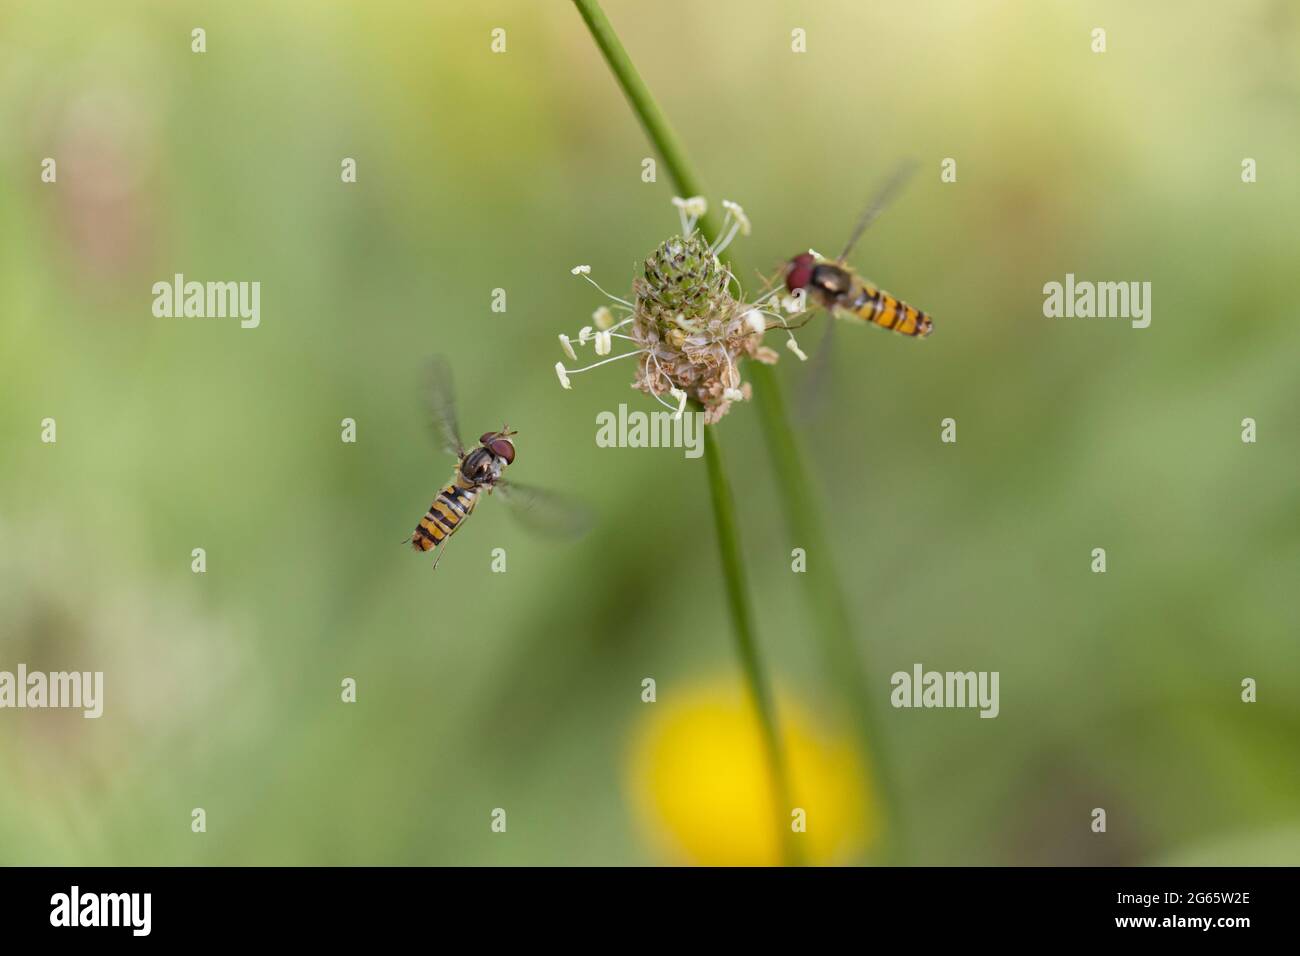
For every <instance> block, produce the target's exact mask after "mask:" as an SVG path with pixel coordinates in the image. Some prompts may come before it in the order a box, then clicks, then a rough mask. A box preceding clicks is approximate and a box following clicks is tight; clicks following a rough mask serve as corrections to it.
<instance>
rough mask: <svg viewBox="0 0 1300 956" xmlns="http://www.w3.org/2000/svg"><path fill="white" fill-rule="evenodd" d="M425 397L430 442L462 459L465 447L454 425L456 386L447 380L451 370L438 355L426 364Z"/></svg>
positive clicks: (455, 424) (457, 426) (458, 427)
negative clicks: (430, 432) (435, 442)
mask: <svg viewBox="0 0 1300 956" xmlns="http://www.w3.org/2000/svg"><path fill="white" fill-rule="evenodd" d="M425 395H426V396H427V399H428V402H429V415H430V426H431V427H432V429H433V435H434V440H435V441H437V442H438V444H439V445H440V446H442V448H444V449H445V450H446V451H448V452H450V453H451V454H453V455H456V456H457V457H459V456H461V455H463V454H464V453H465V443H464V442H462V441H461V440H460V425H458V424H457V422H456V385H455V382H454V381H453V380H452V377H451V366H450V365H448V364H447V360H446V359H445V358H443V357H442V356H441V355H435V356H434V357H433V358H431V359H430V360H429V363H428V367H427V368H426V370H425Z"/></svg>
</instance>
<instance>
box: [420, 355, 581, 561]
mask: <svg viewBox="0 0 1300 956" xmlns="http://www.w3.org/2000/svg"><path fill="white" fill-rule="evenodd" d="M428 375H429V382H428V385H429V406H430V411H431V413H432V424H433V428H434V431H435V434H436V436H437V438H438V439H439V440H440V442H441V444H442V446H443V448H444V449H445V450H447V451H448V452H450V453H451V454H453V455H455V456H456V470H455V471H454V472H452V475H451V480H450V481H448V482H447V484H446V485H444V486H443V488H442V489H441V490H440V491H439V492H438V494H437V496H436V497H435V498H434V499H433V504H431V505H429V510H428V511H427V512H425V514H424V517H423V518H421V519H420V523H419V524H417V525H416V526H415V530H414V531H413V532H411V537H410V539H409V540H410V544H411V547H412V548H414V549H415V550H416V551H432V550H434V549H437V552H438V553H437V555H436V556H435V558H434V561H433V566H434V568H437V567H438V562H439V561H441V560H442V552H443V551H444V550H445V549H446V547H447V542H448V541H450V540H451V536H452V535H454V534H455V533H456V532H457V531H459V530H460V528H461V526H462V525H463V524H464V523H465V521H466V519H468V518H469V516H470V515H471V514H473V513H474V508H475V507H476V506H477V504H478V500H479V496H480V495H483V494H489V495H490V494H492V493H493V492H494V491H499V492H500V493H501V495H502V497H504V498H505V499H506V500H507V501H509V502H510V504H511V505H512V510H513V511H514V512H515V514H516V516H517V517H518V518H520V520H521V521H522V522H523V523H524V524H525V525H526V526H528V527H530V528H531V529H532V530H535V531H539V532H541V533H544V534H557V535H574V534H578V533H581V531H583V530H585V528H586V525H587V524H588V523H589V519H588V516H587V514H586V511H585V509H584V508H583V507H582V506H581V505H579V504H578V503H577V502H573V501H569V500H568V499H565V498H562V497H560V496H558V495H554V494H551V493H549V492H544V491H541V490H539V489H534V488H531V487H528V486H525V485H518V484H515V483H514V482H507V481H506V480H505V479H504V478H502V477H501V476H502V474H503V473H504V472H505V470H506V468H507V467H509V466H510V465H512V464H513V463H514V460H515V443H514V437H515V435H516V434H518V433H517V432H513V431H511V430H510V427H509V426H503V427H502V428H501V429H500V430H498V431H493V432H484V433H483V434H482V435H481V436H479V440H478V446H477V447H476V448H473V449H471V450H469V451H466V450H465V446H464V443H463V442H462V441H461V440H460V427H459V425H458V423H457V421H456V393H455V389H454V387H453V385H452V378H451V370H450V368H449V367H448V366H447V363H446V362H445V361H444V360H442V359H441V358H436V359H433V360H432V361H430V363H429V373H428Z"/></svg>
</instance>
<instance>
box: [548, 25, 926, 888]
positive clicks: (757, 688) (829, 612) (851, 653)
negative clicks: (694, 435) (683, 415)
mask: <svg viewBox="0 0 1300 956" xmlns="http://www.w3.org/2000/svg"><path fill="white" fill-rule="evenodd" d="M574 5H575V6H576V7H577V8H578V12H579V14H580V15H581V16H582V19H583V21H584V22H585V23H586V25H587V28H588V30H589V31H590V32H591V35H592V38H593V39H594V40H595V42H596V45H597V46H598V47H599V48H600V51H601V53H602V54H603V56H604V58H605V62H606V63H607V65H608V66H609V68H610V70H611V72H613V74H614V76H615V78H616V79H617V81H618V84H619V86H620V87H621V89H622V90H623V93H624V95H625V96H626V97H627V99H628V102H629V104H630V105H631V107H632V110H633V112H634V113H635V114H636V116H637V118H638V120H639V121H640V122H641V125H642V127H643V128H644V129H645V132H646V135H647V137H648V138H649V139H650V142H651V143H652V144H653V145H654V146H655V148H656V149H657V150H658V152H659V154H660V157H661V158H662V160H663V165H664V167H665V168H666V169H667V171H668V174H669V176H670V177H671V178H672V180H673V183H674V185H675V186H676V188H677V191H678V192H679V193H680V194H681V195H682V196H702V195H704V194H705V190H704V188H703V185H702V183H701V182H700V180H699V178H698V177H697V175H696V173H695V171H694V169H693V167H692V166H691V165H690V163H689V162H688V160H687V159H686V153H685V150H684V149H683V147H682V144H681V143H680V141H679V140H678V139H677V136H676V134H675V133H674V132H673V130H672V128H671V127H670V126H669V124H668V121H667V118H666V117H665V116H664V114H663V112H662V111H661V110H660V109H659V106H658V104H656V103H655V101H654V97H653V96H652V95H651V93H650V90H649V88H648V87H647V86H646V85H645V82H644V81H643V80H642V79H641V76H640V74H639V73H638V72H637V70H636V67H635V66H634V65H633V64H632V61H631V59H630V58H629V57H628V54H627V51H626V50H625V49H624V48H623V44H622V42H621V41H620V40H619V38H618V35H617V34H616V33H615V32H614V29H613V27H612V26H611V25H610V22H609V20H608V18H607V17H606V16H605V14H604V11H603V10H601V8H600V5H599V3H598V2H597V0H574ZM698 228H699V231H700V233H701V234H702V235H703V236H704V238H705V239H706V241H708V242H710V243H716V242H717V240H718V229H717V226H716V225H715V221H714V219H713V218H712V216H711V214H710V213H709V212H707V211H706V212H704V213H702V214H701V215H700V217H699V220H698ZM722 260H723V263H724V265H726V266H727V268H728V269H729V270H730V271H731V272H732V273H733V274H736V272H735V269H734V268H732V267H731V265H730V263H729V262H728V261H727V258H726V257H725V256H724V257H722ZM791 341H793V340H791ZM791 350H792V351H794V352H795V354H796V355H798V354H799V353H798V351H797V346H792V347H791ZM799 357H800V358H802V357H803V356H802V355H799ZM750 374H751V379H752V384H753V390H754V392H755V394H756V397H757V407H758V413H759V420H760V423H761V426H762V430H763V435H764V440H765V444H766V445H767V450H768V455H769V457H770V459H771V461H772V465H773V470H774V471H775V473H776V477H777V481H778V484H779V486H780V487H781V488H782V489H785V490H786V491H788V492H794V491H795V490H797V489H811V488H814V487H815V484H814V483H813V481H812V477H811V475H810V473H809V472H808V469H807V468H806V466H805V464H804V460H803V457H802V455H801V453H800V450H799V446H798V442H797V441H796V438H795V434H794V430H793V428H792V427H791V424H790V420H789V416H788V414H787V412H786V409H785V401H784V398H783V396H782V394H781V391H780V383H779V382H778V380H777V377H776V374H775V372H774V371H773V369H772V368H771V367H769V366H767V365H763V364H761V363H752V368H751V371H750ZM705 457H706V459H707V461H708V468H709V481H710V489H711V492H712V495H713V507H714V516H715V519H716V522H717V527H718V543H719V547H720V550H721V552H722V560H723V570H724V572H725V574H726V578H727V591H728V598H729V602H730V604H731V616H732V621H733V625H734V629H735V631H736V640H737V649H738V651H739V654H740V658H741V664H742V668H743V669H744V671H745V676H746V679H747V681H748V682H749V686H750V692H751V696H752V697H753V699H754V701H755V706H756V707H757V708H758V709H759V715H760V719H761V720H762V723H763V727H764V736H765V745H766V747H767V749H768V754H769V763H770V765H771V769H772V774H773V779H774V781H775V790H776V792H777V794H778V802H779V803H782V802H784V801H782V798H781V796H780V795H781V794H782V793H784V794H789V793H790V787H789V777H788V773H787V768H786V766H785V759H784V754H783V751H782V748H781V746H780V743H781V738H780V732H779V728H778V725H777V721H776V714H775V707H774V706H773V703H772V700H771V692H770V688H769V686H768V683H767V680H766V677H765V675H764V672H763V668H762V666H761V662H760V659H759V657H758V651H757V644H756V641H755V639H754V627H753V622H754V615H753V612H752V609H751V607H750V605H749V596H748V591H747V590H746V584H745V577H744V568H743V563H742V562H741V557H740V548H739V539H738V536H737V534H736V522H735V515H734V508H733V506H732V502H731V493H730V488H729V486H728V485H727V482H726V478H725V474H724V473H723V471H722V461H721V453H720V450H719V449H718V447H717V439H716V436H715V435H714V428H713V427H709V428H706V429H705ZM779 497H780V500H781V502H782V503H783V506H784V510H785V520H786V526H787V530H788V531H789V533H790V535H791V539H792V540H793V541H795V542H797V543H798V545H799V546H800V547H803V548H804V549H805V551H806V552H807V553H808V554H809V555H812V556H813V562H812V563H810V567H809V568H808V570H807V571H806V572H805V573H804V574H801V575H799V577H800V578H801V580H802V582H803V585H804V591H805V597H806V600H807V604H808V609H809V613H810V615H811V618H812V620H813V622H814V627H813V630H814V631H815V633H816V634H817V635H818V637H819V638H820V639H821V644H822V653H823V658H824V667H825V668H826V670H827V671H828V673H829V674H830V676H831V679H832V681H833V682H834V684H835V686H836V688H837V690H838V693H839V695H840V697H841V698H842V700H843V703H844V706H845V708H846V709H847V710H848V711H849V712H850V713H851V714H852V715H853V720H854V723H855V724H856V727H857V731H858V736H859V739H860V741H861V747H862V750H863V752H864V754H865V756H866V759H867V762H868V765H869V770H870V772H871V776H872V779H873V780H874V781H875V782H876V784H877V787H878V793H879V795H880V797H881V803H882V807H881V811H882V815H883V817H884V819H883V825H882V826H881V828H880V832H881V834H882V837H881V840H882V845H881V847H880V850H879V852H878V854H877V856H878V858H879V859H880V860H881V861H882V862H897V861H898V860H899V859H900V857H901V823H902V819H901V815H900V813H899V809H900V801H899V800H898V798H897V793H896V791H895V789H894V776H893V774H892V772H891V768H890V767H889V766H888V763H887V759H886V754H885V747H884V739H883V734H882V733H881V732H880V730H879V723H878V720H877V717H876V709H875V706H874V705H873V703H872V696H871V694H870V688H869V685H868V683H867V681H866V678H865V674H864V668H863V664H862V661H861V659H860V654H859V650H858V648H857V645H856V642H855V640H854V637H853V631H852V624H851V619H850V616H849V610H848V603H847V601H846V600H845V598H844V594H843V591H842V589H841V588H840V585H839V581H838V579H837V576H836V574H835V571H834V567H833V563H832V562H833V558H832V556H831V549H830V544H829V539H828V537H827V535H826V533H825V530H824V523H823V521H822V518H821V515H820V512H819V510H818V508H817V507H816V506H815V504H814V498H813V496H811V495H808V494H797V495H796V494H793V493H790V494H782V495H780V496H779ZM879 693H881V694H882V695H883V689H882V690H880V691H879ZM779 825H780V827H781V830H782V846H783V847H786V848H790V847H791V841H790V839H789V838H788V837H789V826H788V820H785V819H784V818H783V819H782V820H781V821H779Z"/></svg>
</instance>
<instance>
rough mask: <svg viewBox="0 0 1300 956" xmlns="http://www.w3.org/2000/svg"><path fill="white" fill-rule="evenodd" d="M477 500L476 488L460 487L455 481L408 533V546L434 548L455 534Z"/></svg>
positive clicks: (441, 493)
mask: <svg viewBox="0 0 1300 956" xmlns="http://www.w3.org/2000/svg"><path fill="white" fill-rule="evenodd" d="M477 502H478V489H477V488H461V487H460V486H459V485H457V484H455V483H454V482H453V483H452V484H449V485H448V486H447V487H446V488H443V489H442V491H440V492H438V497H436V498H434V499H433V504H431V505H429V510H428V511H427V512H426V513H425V515H424V517H423V518H421V519H420V523H419V524H418V525H416V526H415V531H414V532H412V533H411V547H413V548H414V549H415V550H417V551H430V550H432V549H433V548H436V547H437V546H438V545H440V544H441V543H442V542H443V541H445V540H447V539H448V538H450V537H451V536H452V535H453V534H455V533H456V529H457V528H459V527H460V525H461V522H463V521H464V520H465V519H466V518H468V517H469V516H470V513H471V512H472V511H473V510H474V505H475V504H476V503H477Z"/></svg>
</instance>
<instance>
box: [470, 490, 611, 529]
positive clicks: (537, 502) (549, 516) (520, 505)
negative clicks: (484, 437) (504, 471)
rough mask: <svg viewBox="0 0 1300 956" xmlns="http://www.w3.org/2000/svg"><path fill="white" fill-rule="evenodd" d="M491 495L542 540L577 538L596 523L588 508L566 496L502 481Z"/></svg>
mask: <svg viewBox="0 0 1300 956" xmlns="http://www.w3.org/2000/svg"><path fill="white" fill-rule="evenodd" d="M495 493H496V494H499V495H501V497H502V498H504V499H505V500H506V502H508V503H509V505H510V513H511V514H512V515H514V517H515V520H517V521H518V522H519V523H520V524H521V525H523V526H524V527H525V528H527V529H528V530H529V531H531V532H533V533H534V534H539V535H542V536H544V537H548V538H578V537H581V536H582V535H584V534H586V533H587V532H588V531H589V530H591V526H592V525H593V524H595V523H596V516H595V514H594V513H593V512H592V510H591V508H589V507H588V506H587V505H585V504H584V503H582V502H581V501H578V500H577V499H576V498H571V497H569V496H568V495H563V494H559V493H557V492H554V491H544V490H542V489H541V488H534V487H533V486H532V485H519V484H516V483H515V482H513V481H505V480H502V481H498V482H497V484H496V489H495Z"/></svg>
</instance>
